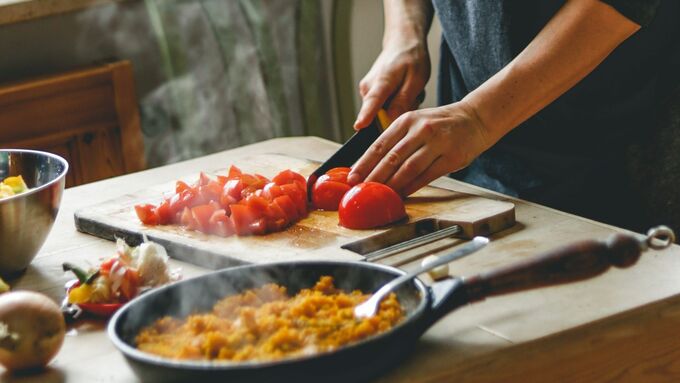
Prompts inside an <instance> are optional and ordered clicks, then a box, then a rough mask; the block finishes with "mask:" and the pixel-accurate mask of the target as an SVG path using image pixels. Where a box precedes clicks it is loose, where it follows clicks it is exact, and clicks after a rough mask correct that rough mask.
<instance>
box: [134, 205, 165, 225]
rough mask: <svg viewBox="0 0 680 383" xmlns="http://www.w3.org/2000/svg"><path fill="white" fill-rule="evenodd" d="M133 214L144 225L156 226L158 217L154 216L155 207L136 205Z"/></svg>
mask: <svg viewBox="0 0 680 383" xmlns="http://www.w3.org/2000/svg"><path fill="white" fill-rule="evenodd" d="M135 212H136V213H137V217H139V220H140V221H142V223H143V224H145V225H158V221H159V220H158V215H156V207H155V206H154V205H151V204H143V205H136V206H135Z"/></svg>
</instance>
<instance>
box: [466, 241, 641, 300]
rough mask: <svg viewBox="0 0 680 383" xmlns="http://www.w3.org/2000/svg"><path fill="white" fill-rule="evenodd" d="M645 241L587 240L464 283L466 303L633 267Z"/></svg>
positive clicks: (495, 270) (468, 279)
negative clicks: (614, 269)
mask: <svg viewBox="0 0 680 383" xmlns="http://www.w3.org/2000/svg"><path fill="white" fill-rule="evenodd" d="M644 244H645V242H644V241H641V240H638V239H637V238H636V237H633V236H632V235H627V234H615V235H614V236H612V237H611V238H609V239H608V240H606V241H595V240H587V241H582V242H577V243H574V244H571V245H567V246H564V247H560V248H557V249H555V250H552V251H548V252H546V253H544V254H542V255H539V256H536V257H532V258H531V259H527V260H524V261H521V262H517V263H515V264H512V265H509V266H507V267H502V268H498V269H494V270H491V271H490V272H487V273H482V274H479V275H476V276H473V277H471V278H466V279H465V280H464V285H465V292H466V295H467V299H466V301H467V302H468V303H469V302H474V301H479V300H482V299H484V298H486V297H490V296H494V295H501V294H507V293H512V292H516V291H522V290H529V289H533V288H537V287H544V286H552V285H559V284H564V283H569V282H576V281H580V280H584V279H589V278H592V277H595V276H597V275H600V274H602V273H604V272H605V271H607V270H608V269H609V268H610V266H616V267H620V268H624V267H629V266H632V265H633V264H635V262H637V260H638V259H639V257H640V254H641V252H642V250H643V249H645V248H646V246H645V245H644Z"/></svg>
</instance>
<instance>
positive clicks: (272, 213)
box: [265, 201, 290, 231]
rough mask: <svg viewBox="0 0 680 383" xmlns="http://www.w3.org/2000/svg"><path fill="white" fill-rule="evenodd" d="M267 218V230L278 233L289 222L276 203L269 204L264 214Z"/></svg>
mask: <svg viewBox="0 0 680 383" xmlns="http://www.w3.org/2000/svg"><path fill="white" fill-rule="evenodd" d="M265 215H266V217H267V230H268V231H280V230H283V229H285V228H286V227H288V224H289V223H290V220H289V219H288V215H287V214H286V212H285V211H284V210H283V209H282V208H281V206H279V204H277V203H276V202H273V201H272V202H270V203H269V206H268V207H267V211H266V213H265Z"/></svg>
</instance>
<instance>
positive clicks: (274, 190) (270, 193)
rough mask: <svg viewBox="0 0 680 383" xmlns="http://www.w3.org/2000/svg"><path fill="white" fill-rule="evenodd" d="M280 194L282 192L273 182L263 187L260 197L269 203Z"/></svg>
mask: <svg viewBox="0 0 680 383" xmlns="http://www.w3.org/2000/svg"><path fill="white" fill-rule="evenodd" d="M282 194H283V192H282V191H281V186H279V185H277V184H275V183H274V182H269V183H268V184H266V185H264V188H263V189H262V196H263V197H264V198H266V199H268V200H270V201H273V200H274V198H276V197H278V196H280V195H282Z"/></svg>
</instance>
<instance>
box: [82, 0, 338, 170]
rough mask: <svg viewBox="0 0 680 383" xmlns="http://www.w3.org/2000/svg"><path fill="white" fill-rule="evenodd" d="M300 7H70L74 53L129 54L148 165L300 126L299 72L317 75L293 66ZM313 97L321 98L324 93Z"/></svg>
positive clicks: (155, 1)
mask: <svg viewBox="0 0 680 383" xmlns="http://www.w3.org/2000/svg"><path fill="white" fill-rule="evenodd" d="M300 7H301V2H300V1H299V0H281V1H275V2H252V1H215V0H203V1H164V0H146V1H144V2H122V3H114V4H111V5H107V6H102V7H95V8H91V9H89V10H86V11H84V12H82V13H81V14H79V16H78V22H79V23H80V25H81V29H82V31H83V33H82V34H81V36H80V38H79V40H78V42H77V43H78V47H79V52H80V55H81V56H82V57H83V58H89V57H93V56H94V57H96V56H98V55H102V56H103V55H104V54H105V53H104V52H107V53H108V52H112V53H108V54H106V56H105V57H110V56H114V57H115V58H116V59H130V60H131V61H132V62H133V65H134V69H135V80H136V82H137V90H138V91H137V97H138V98H139V100H140V114H141V119H142V129H143V133H144V137H145V148H146V155H147V163H148V165H149V166H150V167H154V166H159V165H164V164H168V163H173V162H177V161H181V160H185V159H189V158H194V157H197V156H201V155H205V154H209V153H213V152H216V151H220V150H225V149H230V148H235V147H238V146H242V145H244V144H249V143H253V142H257V141H262V140H265V139H269V138H273V137H278V136H290V135H303V134H305V126H304V120H305V118H304V108H305V106H304V105H303V103H304V101H303V98H302V93H301V86H300V83H299V81H300V80H299V79H301V78H304V80H305V81H317V80H321V81H323V79H315V78H313V76H315V74H311V73H300V69H299V68H300V62H299V61H298V49H299V47H298V44H299V41H298V39H299V36H298V27H299V25H298V24H299V20H298V18H299V14H298V13H299V10H300ZM319 52H323V47H319ZM319 55H320V59H321V60H320V62H323V57H322V53H319ZM319 103H320V104H321V105H322V106H323V105H326V106H328V104H329V103H330V95H328V99H326V100H322V101H320V102H319ZM321 112H323V110H322V111H321ZM322 115H323V113H322ZM330 125H332V124H329V136H333V134H335V133H334V132H331V130H332V126H330Z"/></svg>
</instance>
